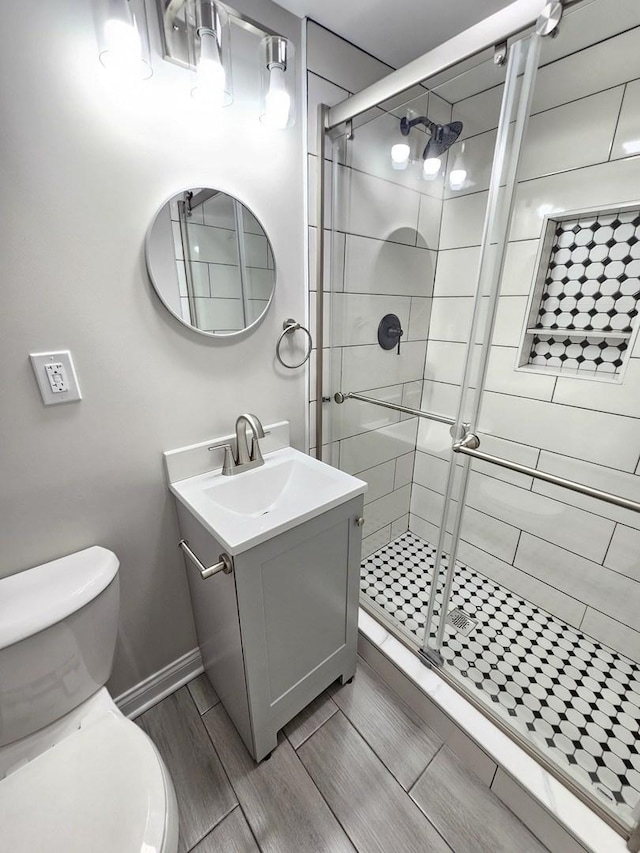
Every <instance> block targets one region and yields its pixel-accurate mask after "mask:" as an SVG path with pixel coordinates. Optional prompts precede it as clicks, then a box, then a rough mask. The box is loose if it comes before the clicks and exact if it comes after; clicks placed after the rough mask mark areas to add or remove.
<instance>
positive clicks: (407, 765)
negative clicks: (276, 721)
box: [329, 660, 442, 791]
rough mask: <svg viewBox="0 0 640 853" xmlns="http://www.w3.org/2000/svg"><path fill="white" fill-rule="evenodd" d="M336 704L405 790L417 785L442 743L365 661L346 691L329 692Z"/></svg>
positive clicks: (344, 689)
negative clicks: (415, 783)
mask: <svg viewBox="0 0 640 853" xmlns="http://www.w3.org/2000/svg"><path fill="white" fill-rule="evenodd" d="M329 692H330V693H331V696H332V698H333V700H334V701H335V703H336V704H337V705H338V707H339V708H340V709H341V710H342V712H343V713H344V714H345V716H346V717H347V718H348V719H349V720H350V721H351V722H352V723H353V725H354V726H355V727H356V729H357V730H358V731H359V732H360V734H361V735H362V737H363V738H364V739H365V740H366V741H367V743H368V744H369V746H370V747H371V748H372V749H373V751H374V752H375V753H376V755H377V756H378V758H379V759H380V760H381V761H382V763H383V764H385V765H386V767H387V768H388V769H389V771H390V772H391V773H392V774H393V775H394V776H395V777H396V779H397V780H398V782H400V784H401V785H402V787H403V788H404V789H405V790H407V791H408V790H409V788H410V787H411V786H412V785H413V784H414V782H415V781H416V780H417V779H418V777H419V776H420V774H421V773H422V771H423V770H424V769H425V767H426V766H427V764H428V763H429V762H430V761H431V759H432V758H433V756H434V755H435V754H436V752H437V751H438V749H440V746H441V745H442V740H441V739H440V738H439V737H438V735H437V734H436V733H435V732H434V731H432V729H430V728H429V726H428V725H427V724H426V723H425V722H424V721H423V720H421V719H420V717H418V715H417V714H415V713H414V712H413V711H412V710H411V708H409V706H408V705H406V704H405V703H404V702H403V701H402V699H401V698H400V697H399V696H398V695H397V694H396V693H394V692H393V690H391V688H390V687H388V686H387V685H386V684H385V683H384V681H382V679H381V678H380V677H379V676H378V675H377V674H376V673H375V672H374V671H373V670H372V669H371V667H369V666H368V665H367V664H366V663H364V661H362V660H358V669H357V672H356V677H355V678H354V679H353V681H352V683H351V684H345V685H344V687H340V685H339V684H338V683H337V682H336V684H335V685H332V687H331V688H329Z"/></svg>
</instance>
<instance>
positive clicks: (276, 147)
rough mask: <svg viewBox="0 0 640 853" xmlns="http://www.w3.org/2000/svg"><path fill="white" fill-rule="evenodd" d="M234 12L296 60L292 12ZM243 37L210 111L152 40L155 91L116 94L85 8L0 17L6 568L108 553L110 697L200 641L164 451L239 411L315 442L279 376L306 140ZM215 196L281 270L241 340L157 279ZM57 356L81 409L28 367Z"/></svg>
mask: <svg viewBox="0 0 640 853" xmlns="http://www.w3.org/2000/svg"><path fill="white" fill-rule="evenodd" d="M235 5H236V6H237V7H239V8H240V9H241V10H245V11H246V12H247V13H248V14H250V15H251V16H252V17H254V18H256V19H258V20H260V21H263V22H264V24H265V25H267V26H268V27H271V28H274V29H277V30H279V31H281V32H282V33H283V34H285V35H287V36H289V37H290V38H292V39H293V40H294V42H295V44H296V47H297V56H298V59H300V57H301V49H300V41H301V40H300V21H299V20H298V19H297V18H295V17H293V16H292V15H290V14H289V13H287V12H285V11H283V10H282V9H280V8H279V7H277V6H275V5H274V4H273V3H270V2H268V0H236V3H235ZM151 6H153V7H154V8H153V9H152V8H149V13H150V14H151V15H153V12H154V9H155V4H149V7H151ZM151 23H153V20H152V21H151ZM233 40H234V46H233V58H234V68H233V75H234V87H235V102H234V104H233V105H232V106H231V107H229V108H227V110H226V111H224V112H223V113H222V114H221V115H219V116H216V117H213V116H208V115H206V114H203V113H201V112H199V111H198V110H197V109H196V108H195V105H194V103H193V102H192V101H191V99H190V98H189V86H188V83H187V82H186V79H185V74H184V72H182V71H181V70H180V69H178V68H176V67H174V66H172V65H170V64H169V63H166V62H163V61H161V60H160V58H159V55H158V44H157V38H155V37H154V40H153V41H154V44H153V48H154V49H153V64H154V76H153V78H152V79H151V80H150V81H148V82H147V83H146V84H144V85H143V86H141V87H140V88H139V89H138V90H136V89H135V88H131V87H128V88H126V89H121V88H117V87H116V88H110V87H109V86H108V85H107V82H106V80H105V77H104V74H103V69H102V68H101V66H100V65H99V64H98V61H97V49H96V41H95V33H94V28H93V20H92V10H91V4H90V3H89V2H88V1H87V2H84V3H78V2H77V0H50V2H47V3H30V4H26V5H25V4H18V5H15V6H13V7H7V8H5V9H4V14H3V28H2V48H1V49H0V86H1V91H2V124H3V130H2V137H1V142H0V146H1V148H0V164H1V165H0V168H1V169H2V196H1V203H2V206H3V210H2V221H3V228H2V234H1V236H0V257H1V258H2V279H3V281H2V292H3V294H4V297H3V303H2V315H1V316H2V333H1V335H0V352H1V353H2V357H1V358H0V387H1V388H2V398H3V400H2V402H3V405H2V414H1V415H0V434H1V443H0V465H1V483H2V487H1V492H0V495H1V496H0V519H1V520H2V521H1V524H2V536H1V539H2V565H1V566H0V572H1V573H2V574H5V575H7V574H11V573H13V572H16V571H20V570H23V569H26V568H28V567H29V566H32V565H35V564H38V563H41V562H44V561H48V560H51V559H54V558H56V557H60V556H62V555H64V554H67V553H69V552H72V551H75V550H78V549H80V548H84V547H87V546H89V545H91V544H93V543H99V544H101V545H104V546H106V547H109V548H112V549H113V550H114V551H115V552H116V554H117V555H118V556H119V558H120V561H121V590H122V606H121V624H120V642H119V646H118V652H117V659H116V666H115V670H114V674H113V677H112V681H111V683H110V686H111V689H112V692H113V693H114V694H117V693H119V692H121V691H123V690H124V689H126V688H128V687H130V686H131V685H133V684H135V683H137V682H138V681H140V680H142V679H143V678H145V677H147V676H149V675H150V674H152V673H153V672H155V671H157V670H158V669H160V668H161V667H163V666H165V665H167V664H169V663H170V662H171V661H173V660H175V659H176V658H178V657H179V656H180V655H182V654H184V653H185V652H187V651H189V650H190V649H191V648H193V647H194V646H195V644H196V641H195V635H194V629H193V622H192V617H191V610H190V604H189V598H188V592H187V585H186V581H185V578H184V569H183V564H182V560H181V558H180V556H179V554H178V551H177V548H176V542H177V538H178V530H177V522H176V516H175V511H174V507H173V504H172V500H171V499H170V497H169V494H168V492H167V488H166V485H165V482H164V479H163V470H162V460H161V453H162V451H163V450H165V449H170V448H174V447H178V446H181V445H185V444H190V443H193V442H197V441H202V440H206V439H207V438H209V437H212V436H215V435H217V434H220V433H225V432H228V431H229V430H230V429H231V428H232V427H233V424H234V421H235V418H236V416H237V415H238V414H239V413H240V412H242V411H247V410H249V411H254V412H256V413H257V414H258V415H259V417H260V418H261V419H262V420H263V421H264V422H265V423H266V422H269V421H273V420H280V419H282V418H288V419H289V420H290V421H291V424H292V437H293V442H294V443H295V444H296V445H297V446H299V447H303V446H304V445H305V406H304V390H303V389H304V373H303V371H297V372H296V371H284V370H282V369H280V368H279V367H278V366H276V364H275V363H274V344H275V341H276V334H277V332H278V329H279V328H280V329H281V324H282V320H283V318H285V317H289V316H292V317H296V318H300V319H303V318H304V312H305V308H306V306H305V295H304V286H303V279H304V261H303V242H304V239H303V237H304V232H303V221H304V213H303V184H302V174H303V168H302V162H303V159H302V128H301V123H300V121H299V122H298V124H297V125H296V126H294V127H293V128H292V129H290V130H287V131H284V132H282V133H277V134H276V133H268V132H267V131H266V129H265V128H263V127H262V126H261V125H260V123H259V122H258V121H257V117H256V108H257V82H256V81H257V80H258V79H259V71H258V63H257V56H258V50H257V48H258V40H257V39H256V38H255V37H252V36H250V35H249V34H246V33H243V32H241V31H239V30H238V29H237V28H236V29H235V30H234V33H233ZM298 114H300V112H299V113H298ZM267 164H268V167H267ZM206 185H208V186H212V187H217V188H219V189H221V190H223V191H225V192H228V193H232V194H235V195H236V196H238V197H239V198H240V200H241V201H243V202H245V203H246V204H247V205H248V206H249V207H250V208H251V209H252V210H253V211H254V212H255V213H256V215H257V216H258V217H259V219H260V220H261V221H262V223H263V224H264V226H265V228H266V231H267V233H268V234H269V237H270V239H271V241H272V244H273V248H274V252H275V257H276V263H277V265H278V284H277V289H276V295H275V299H274V303H273V305H272V307H271V309H270V311H269V313H268V316H267V317H266V318H265V320H264V322H262V324H261V325H260V326H259V327H258V328H257V329H256V330H255V331H253V332H252V333H251V334H249V335H248V336H245V337H243V338H241V339H240V340H238V341H229V340H227V341H222V342H217V341H212V340H207V339H206V338H204V337H201V336H199V335H196V334H194V333H191V332H190V331H189V330H187V329H185V328H183V327H182V326H181V325H180V324H179V323H178V322H177V321H176V320H174V319H173V318H172V317H171V316H170V315H169V313H168V312H167V311H166V310H165V308H164V307H163V306H162V305H161V304H160V302H159V300H158V299H157V297H156V296H155V294H154V293H153V291H152V289H151V286H150V284H149V282H148V279H147V275H146V271H145V265H144V256H143V241H144V234H145V229H146V228H147V225H148V224H149V222H150V221H151V219H152V217H153V215H154V214H155V212H156V210H157V208H158V207H159V206H160V205H161V204H162V203H163V202H164V201H165V200H166V198H167V197H168V196H169V195H171V194H172V193H174V192H175V191H176V190H178V189H182V188H184V187H188V186H206ZM276 202H277V203H276ZM56 348H69V349H71V351H72V353H73V356H74V359H75V363H76V368H77V372H78V377H79V381H80V384H81V388H82V392H83V397H84V399H83V400H82V401H81V402H79V403H73V404H68V405H64V406H57V407H47V408H45V407H44V406H43V404H42V403H41V401H40V397H39V393H38V390H37V387H36V384H35V381H34V377H33V375H32V372H31V368H30V366H29V362H28V354H29V352H34V351H35V352H37V351H43V350H49V349H52V350H53V349H56Z"/></svg>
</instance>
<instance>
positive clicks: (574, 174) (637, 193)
mask: <svg viewBox="0 0 640 853" xmlns="http://www.w3.org/2000/svg"><path fill="white" fill-rule="evenodd" d="M540 6H541V3H537V4H536V3H531V2H527V0H525V2H521V3H515V4H513V6H512V7H508V9H507V10H505V11H504V12H503V13H498V15H495V16H493V17H492V18H491V19H488V20H487V21H485V22H483V24H481V25H479V26H478V27H477V28H472V30H469V31H467V33H466V34H462V35H461V36H459V37H457V38H456V39H453V40H452V41H451V42H449V43H447V44H446V45H443V46H442V47H441V48H438V49H437V50H435V51H432V52H431V53H430V54H427V55H426V56H425V57H423V58H422V59H421V60H416V61H415V62H414V63H411V65H409V66H407V67H406V68H405V69H401V70H399V71H396V72H393V73H392V74H391V75H390V76H389V77H388V78H386V79H384V80H382V81H380V82H378V83H375V84H373V85H372V86H371V87H369V88H368V89H366V90H364V91H362V92H360V93H358V94H356V95H354V96H352V97H350V98H348V99H347V100H345V101H342V102H340V103H338V104H337V105H335V106H333V107H331V108H328V107H324V106H323V107H321V110H320V121H319V127H320V128H321V130H320V131H319V134H318V160H319V162H323V159H324V160H326V168H324V169H318V200H317V206H318V212H317V216H316V223H317V225H318V228H317V231H318V234H317V247H316V255H317V295H318V300H317V335H318V337H319V348H320V349H321V351H322V354H323V357H320V356H319V357H318V358H317V383H318V384H317V391H316V400H317V401H318V403H317V418H316V439H315V445H316V450H315V452H316V455H318V456H319V457H320V458H323V459H324V460H325V461H328V462H330V463H331V464H333V465H336V466H338V467H340V468H342V469H343V470H345V471H348V472H349V473H353V474H357V475H358V476H359V477H361V478H362V479H364V480H366V481H367V482H368V484H369V492H368V495H367V505H366V506H365V528H364V540H363V562H362V575H361V591H362V606H363V607H364V608H365V609H366V610H367V611H368V612H369V613H370V614H371V615H372V616H374V618H376V619H377V620H379V621H380V622H382V623H383V624H384V625H385V627H386V628H387V630H389V631H390V632H392V633H393V634H395V636H396V637H397V638H398V639H400V640H401V641H402V642H403V643H404V644H405V645H407V646H408V647H409V648H411V649H412V650H413V651H414V652H415V654H416V655H418V656H419V657H420V658H421V659H422V660H423V661H424V664H425V666H429V667H432V668H435V669H437V670H438V671H439V672H440V673H441V675H442V677H443V678H444V679H445V680H447V681H448V682H449V683H450V684H452V685H454V686H455V687H456V689H457V690H459V691H460V692H462V693H463V694H464V695H465V696H466V697H467V698H468V699H469V700H470V701H472V702H473V703H474V704H475V705H476V707H478V708H480V709H481V710H482V711H483V712H484V713H486V714H487V715H488V716H490V717H491V718H492V720H493V721H494V722H496V724H498V725H499V726H500V727H501V728H502V729H503V730H505V731H506V732H507V733H509V734H510V736H511V737H512V738H514V739H515V740H516V741H517V742H518V743H519V744H520V745H521V746H523V747H524V748H525V749H526V750H527V751H529V752H530V753H532V754H534V755H535V756H536V758H537V759H538V760H539V761H540V762H541V763H542V764H543V765H544V766H545V767H546V768H547V769H548V770H549V771H550V772H551V773H553V774H554V775H556V776H557V777H559V778H560V779H561V780H562V781H563V782H564V783H565V784H566V785H567V786H568V787H569V788H570V789H571V790H573V791H574V792H575V793H576V794H577V795H578V796H579V797H580V798H582V799H583V800H584V801H586V802H587V803H588V804H589V805H590V807H591V808H592V809H593V810H594V811H595V812H597V813H598V814H599V815H600V816H601V817H603V818H604V819H605V820H606V821H607V822H608V823H609V824H610V825H612V826H613V827H614V828H616V829H617V831H618V832H620V833H621V834H622V835H624V836H625V837H631V836H632V835H633V834H634V830H635V827H636V825H637V823H638V817H639V815H640V808H639V804H640V731H639V729H640V342H638V341H637V340H636V339H637V334H638V326H639V320H638V305H639V303H640V156H639V155H640V8H638V4H637V3H636V2H632V0H582V2H579V3H564V4H560V3H552V4H549V6H548V7H547V9H546V11H547V15H546V16H545V17H544V18H543V19H538V21H535V20H534V18H535V15H536V14H537V11H539V9H540ZM515 7H518V9H516V8H515ZM534 9H535V11H533V10H534ZM320 401H322V402H321V403H320ZM634 849H637V848H634Z"/></svg>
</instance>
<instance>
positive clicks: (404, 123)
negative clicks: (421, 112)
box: [400, 116, 438, 136]
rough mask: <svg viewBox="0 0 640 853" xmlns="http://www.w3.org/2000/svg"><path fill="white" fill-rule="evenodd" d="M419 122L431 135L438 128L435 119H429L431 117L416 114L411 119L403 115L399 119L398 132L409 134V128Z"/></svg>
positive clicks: (404, 134)
mask: <svg viewBox="0 0 640 853" xmlns="http://www.w3.org/2000/svg"><path fill="white" fill-rule="evenodd" d="M419 124H423V125H424V126H425V127H426V128H427V129H428V130H429V131H430V132H431V135H432V136H433V135H434V134H435V132H436V130H437V129H438V125H437V124H436V123H435V121H431V119H430V118H428V117H427V116H416V117H415V118H412V119H410V118H407V116H404V117H403V118H401V119H400V132H401V133H402V135H403V136H409V132H410V131H411V128H412V127H417V126H418V125H419Z"/></svg>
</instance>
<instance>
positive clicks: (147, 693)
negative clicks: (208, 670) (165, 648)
mask: <svg viewBox="0 0 640 853" xmlns="http://www.w3.org/2000/svg"><path fill="white" fill-rule="evenodd" d="M201 672H204V667H203V666H202V656H201V655H200V649H199V648H197V647H196V648H195V649H191V651H190V652H187V653H186V654H185V655H182V657H179V658H178V659H177V660H174V661H173V662H172V663H170V664H168V665H167V666H165V667H163V668H162V669H159V670H158V671H157V672H154V674H153V675H150V676H149V678H145V679H144V681H141V682H139V684H136V685H134V686H133V687H131V688H130V689H129V690H125V692H124V693H121V694H120V696H117V697H116V698H115V700H114V701H115V703H116V705H117V706H118V708H120V710H121V711H122V713H123V714H124V715H125V717H129V719H130V720H134V719H135V718H136V717H139V716H140V714H143V713H144V712H145V711H147V710H148V709H149V708H151V707H152V706H153V705H156V704H157V703H158V702H160V701H161V700H162V699H164V698H165V697H166V696H169V695H170V694H171V693H175V691H176V690H178V689H179V688H180V687H182V686H183V685H184V684H186V683H187V682H188V681H191V679H192V678H195V677H196V675H200V673H201Z"/></svg>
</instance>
